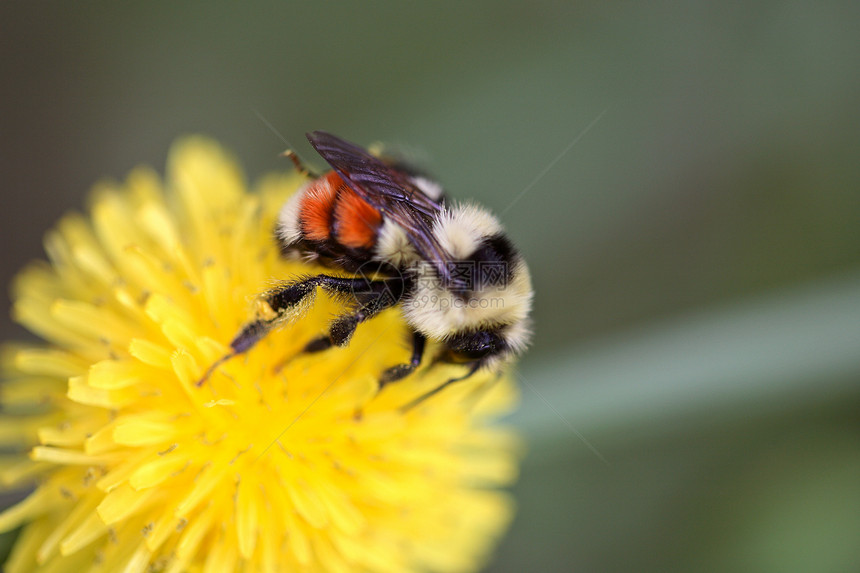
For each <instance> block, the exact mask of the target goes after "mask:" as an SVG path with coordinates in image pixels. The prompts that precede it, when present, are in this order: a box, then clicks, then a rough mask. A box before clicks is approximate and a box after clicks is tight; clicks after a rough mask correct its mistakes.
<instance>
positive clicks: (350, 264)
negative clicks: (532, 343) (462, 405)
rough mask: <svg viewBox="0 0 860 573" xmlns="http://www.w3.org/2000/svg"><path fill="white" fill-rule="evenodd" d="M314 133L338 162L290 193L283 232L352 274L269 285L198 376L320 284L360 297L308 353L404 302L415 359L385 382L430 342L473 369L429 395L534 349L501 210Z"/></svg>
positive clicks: (295, 249) (526, 291)
mask: <svg viewBox="0 0 860 573" xmlns="http://www.w3.org/2000/svg"><path fill="white" fill-rule="evenodd" d="M307 137H308V140H309V141H310V143H311V145H312V146H313V148H314V149H315V150H316V151H317V152H318V153H319V154H320V156H321V157H322V158H323V159H324V160H325V161H326V162H327V163H328V165H329V166H330V167H331V171H329V172H327V173H325V174H323V175H321V176H318V177H316V176H314V177H313V178H312V180H311V181H310V182H309V183H307V184H306V185H305V186H304V187H302V188H301V189H300V190H299V191H298V192H297V193H296V194H294V195H293V196H292V197H291V198H290V199H289V200H288V201H287V202H286V204H285V205H284V206H283V207H282V209H281V211H280V213H279V215H278V221H277V225H276V229H275V235H276V238H277V241H278V242H279V245H280V248H281V252H282V253H283V254H284V255H285V256H288V257H301V258H304V259H308V260H313V261H316V262H318V263H320V264H322V265H323V266H326V267H329V268H332V269H339V270H342V271H346V272H347V273H350V274H351V275H352V276H351V277H346V278H345V277H341V276H332V275H327V274H320V275H316V276H312V277H308V278H301V279H296V280H288V281H286V282H283V283H281V284H279V285H278V286H277V287H275V288H273V289H271V290H269V291H268V292H266V293H264V294H263V295H262V300H263V302H264V303H265V304H266V305H267V307H268V308H270V309H271V311H272V313H271V315H270V316H266V317H260V318H257V319H256V320H253V321H251V322H249V323H248V324H246V325H245V326H244V328H242V330H241V331H240V332H239V333H238V334H237V335H236V337H235V338H234V339H233V340H232V342H231V343H230V347H231V351H230V353H229V354H227V355H226V356H224V357H223V358H222V359H220V360H219V361H217V362H216V363H215V364H213V365H212V366H211V367H210V368H209V370H208V371H207V373H206V375H204V377H203V378H202V379H201V380H200V382H199V383H198V384H202V383H203V381H205V380H206V378H207V377H208V376H209V375H210V374H211V372H212V371H213V370H214V369H215V368H216V367H217V366H218V365H220V364H221V363H223V362H224V361H226V360H228V359H230V358H231V357H233V356H237V355H239V354H242V353H245V352H247V351H248V350H250V349H251V348H252V347H253V346H254V345H255V344H256V343H257V342H258V341H259V340H261V339H262V338H263V337H264V336H266V334H267V333H268V332H269V331H270V330H271V329H272V328H273V327H275V326H276V325H278V324H280V323H281V322H283V319H284V317H288V316H293V315H294V314H295V313H296V311H298V310H299V309H301V308H305V307H306V305H309V304H312V301H313V298H314V296H315V294H316V291H317V289H318V288H321V289H323V290H324V291H326V292H327V293H329V294H331V295H333V296H337V297H342V298H346V299H347V300H349V301H350V302H351V305H350V309H349V311H348V312H346V313H345V314H343V315H341V316H338V317H336V318H335V319H334V321H333V322H332V323H331V325H330V327H329V332H328V333H327V334H326V335H324V336H322V337H320V338H318V339H315V340H312V341H310V342H309V343H308V344H307V346H306V347H305V351H306V352H319V351H323V350H325V349H327V348H330V347H331V346H346V345H347V344H349V340H350V338H351V337H352V334H353V333H354V332H355V330H356V328H357V327H358V326H359V325H360V324H361V323H362V322H364V321H367V320H371V319H372V318H373V317H375V316H376V315H377V314H379V313H380V312H382V311H383V310H385V309H388V308H391V307H394V306H398V307H399V309H400V312H401V314H402V316H403V318H404V320H405V321H406V323H407V325H408V326H409V328H410V329H411V331H412V356H411V359H410V360H409V362H407V363H404V364H395V365H392V366H391V367H390V368H388V369H386V370H385V371H384V372H382V374H381V376H380V385H384V384H387V383H390V382H394V381H396V380H400V379H401V378H404V377H405V376H408V375H409V374H411V373H412V372H413V371H415V370H416V369H417V368H418V367H419V366H420V365H421V364H422V361H423V360H424V354H425V347H426V342H427V340H428V339H429V340H433V341H438V342H440V343H441V345H440V347H441V350H440V351H439V353H438V354H437V355H436V356H435V357H434V358H433V361H434V362H446V363H455V364H462V365H463V366H464V367H465V368H466V369H465V371H464V373H463V374H462V375H461V376H459V377H456V378H452V379H450V380H448V381H447V382H445V383H444V384H442V385H441V386H439V387H437V388H436V389H434V390H433V391H432V392H430V393H428V394H426V395H425V396H423V397H421V399H424V398H427V397H429V396H430V395H432V394H435V393H436V392H438V391H440V390H442V389H443V388H444V387H446V386H448V385H449V384H452V383H454V382H457V381H460V380H465V379H467V378H469V377H470V376H472V375H473V374H474V373H475V372H477V371H478V370H479V369H481V368H487V369H498V368H499V367H500V366H501V365H503V364H504V363H505V362H507V361H509V360H511V359H512V358H513V357H515V356H517V355H519V354H520V353H522V352H523V351H524V350H525V348H526V346H527V344H528V342H529V339H530V336H531V330H530V327H529V325H530V322H529V313H530V310H531V304H532V297H533V291H532V286H531V278H530V275H529V271H528V267H527V266H526V263H525V261H524V260H523V258H522V256H521V255H520V253H519V252H518V251H517V249H516V247H515V246H514V244H513V243H512V242H511V241H510V239H508V237H507V235H506V234H505V232H504V229H503V228H502V226H501V224H500V223H499V221H498V219H496V218H495V217H494V216H493V215H491V214H490V213H489V212H488V211H487V210H486V209H484V208H483V207H480V206H478V205H475V204H451V203H449V201H448V198H447V196H446V193H445V192H444V189H443V188H442V186H441V185H440V184H439V183H437V182H436V181H434V180H433V179H431V178H430V177H428V176H426V175H424V174H423V173H421V172H419V171H418V170H415V169H413V168H412V167H410V166H408V165H406V164H404V163H402V162H400V161H397V160H393V159H388V158H384V157H378V156H376V155H374V154H372V153H370V152H369V151H367V150H366V149H363V148H361V147H359V146H357V145H355V144H353V143H350V142H348V141H344V140H343V139H340V138H338V137H336V136H334V135H331V134H329V133H326V132H323V131H315V132H312V133H309V134H308V135H307ZM288 154H289V152H288ZM289 155H290V156H291V158H292V159H293V161H294V163H295V164H296V167H297V168H298V169H300V170H301V171H303V172H305V173H306V174H309V172H308V171H307V170H306V169H305V168H304V167H303V166H302V164H301V162H300V161H298V159H297V158H296V156H295V155H293V154H289Z"/></svg>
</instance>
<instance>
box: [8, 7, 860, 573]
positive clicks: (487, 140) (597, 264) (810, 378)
mask: <svg viewBox="0 0 860 573" xmlns="http://www.w3.org/2000/svg"><path fill="white" fill-rule="evenodd" d="M858 23H860V4H858V3H857V2H847V1H846V2H775V1H773V2H768V1H765V2H751V3H746V4H744V3H716V2H702V1H700V2H679V1H672V0H665V1H658V2H651V3H631V2H594V1H583V2H544V1H533V2H529V3H524V2H522V3H521V2H510V1H501V2H472V3H460V2H436V3H423V4H411V3H373V4H370V3H349V4H345V3H343V4H338V3H322V2H320V3H301V4H299V3H277V4H276V3H263V2H246V3H243V4H241V5H240V4H238V3H236V4H228V3H203V2H201V3H191V2H180V3H166V2H165V3H160V4H157V5H156V4H146V5H144V4H142V3H141V4H139V5H136V6H132V5H125V4H123V5H119V4H113V3H92V2H90V3H82V4H74V5H73V4H66V3H59V2H41V3H26V2H5V3H3V4H2V7H0V71H1V72H2V76H1V77H2V87H0V94H2V100H0V106H2V109H0V133H2V139H0V141H2V143H0V145H2V150H0V165H2V171H0V175H2V187H0V188H1V189H2V197H3V208H2V209H0V242H2V245H3V257H2V274H0V279H2V283H4V284H8V283H9V281H10V280H11V277H12V276H13V274H14V272H15V271H16V269H18V268H20V267H21V266H22V265H23V264H25V263H26V261H28V260H30V259H33V258H37V257H40V256H41V253H42V250H41V236H42V234H43V233H44V231H45V230H47V229H48V228H49V226H51V225H52V224H53V223H54V222H55V221H56V219H57V218H58V217H59V216H60V215H61V214H62V213H64V212H65V211H67V210H68V209H72V208H80V207H81V205H83V203H84V198H85V195H86V192H87V190H88V189H89V188H90V187H91V185H92V184H93V183H94V182H96V181H97V180H98V179H100V178H102V177H104V176H109V177H115V178H121V177H123V176H124V175H125V174H126V173H127V171H128V170H129V169H130V168H131V167H133V166H135V165H137V164H139V163H142V162H143V163H149V164H151V165H154V166H156V167H158V168H159V169H162V168H163V165H164V160H165V156H166V152H167V150H168V147H169V145H170V143H171V141H173V140H174V139H175V138H176V137H177V136H178V135H181V134H186V133H206V134H210V135H213V136H215V137H217V138H218V139H219V140H221V141H222V142H223V143H224V144H225V145H226V146H228V147H230V148H231V149H232V150H233V151H234V152H235V153H236V155H237V156H238V157H239V158H240V160H241V161H242V163H243V164H244V165H245V167H246V170H247V173H248V174H249V177H251V178H254V177H256V176H258V175H260V174H262V173H264V172H267V171H270V170H273V169H285V168H287V167H288V165H287V164H286V163H285V162H284V160H282V159H279V158H278V157H277V154H278V153H279V152H280V151H283V149H284V148H285V147H286V145H285V144H284V142H283V141H282V140H281V138H280V137H279V136H278V135H277V134H276V133H274V131H277V132H278V133H279V134H281V135H282V136H283V137H284V138H286V139H287V140H288V141H290V142H291V143H292V144H293V145H294V146H295V147H296V149H297V150H298V151H299V153H300V154H302V155H303V156H304V157H305V158H306V159H307V160H309V161H310V162H315V161H316V162H317V164H319V162H318V161H317V160H316V158H315V157H314V154H313V153H312V151H311V149H310V147H309V145H308V144H307V143H306V141H305V140H304V137H303V133H304V132H306V131H309V130H314V129H325V130H328V131H332V132H334V133H337V134H339V135H341V136H343V137H346V138H348V139H351V140H353V141H356V142H360V143H369V142H372V141H379V140H381V141H386V142H391V143H394V144H401V145H404V146H407V147H409V148H412V149H414V150H415V152H416V154H417V155H418V157H419V158H422V159H421V162H422V163H424V164H425V165H426V166H427V167H428V168H429V169H430V170H431V171H432V172H433V173H435V174H436V175H437V176H438V177H439V178H440V179H441V180H442V181H443V182H444V183H445V184H446V185H447V186H448V187H449V189H450V191H451V193H452V195H454V196H455V197H461V198H467V197H470V198H474V199H476V200H478V201H480V202H482V203H484V204H486V205H487V206H489V207H490V208H492V209H493V210H494V211H495V212H497V213H499V214H502V215H503V219H504V221H505V223H506V225H507V228H508V230H509V232H510V234H511V236H512V237H513V238H514V239H515V241H517V242H518V244H519V245H520V246H521V247H522V249H523V251H524V252H525V254H526V256H527V258H528V260H529V261H530V264H531V268H532V272H533V276H534V282H535V288H536V291H537V299H536V308H535V319H536V329H537V336H536V338H535V344H534V347H533V349H532V350H531V351H530V352H529V354H528V355H527V356H526V358H525V359H524V360H523V361H522V364H521V380H522V394H523V406H522V408H521V410H520V412H518V413H517V414H516V415H515V416H514V417H513V420H514V422H515V423H517V424H518V425H520V426H521V427H522V428H523V430H524V432H525V433H526V435H527V438H528V441H529V454H528V457H527V458H526V460H525V463H524V465H523V470H522V476H521V479H520V481H519V483H518V485H517V486H516V487H515V488H514V493H515V495H516V497H517V499H518V504H519V513H518V516H517V519H516V522H515V523H514V526H513V528H512V531H511V532H510V534H509V535H508V536H507V537H506V538H505V540H504V542H503V544H502V545H501V547H500V549H499V551H498V552H497V555H496V558H495V560H494V561H493V563H492V564H491V565H490V566H489V568H488V571H492V572H498V573H501V572H518V571H523V570H534V571H601V572H603V571H608V572H613V571H619V572H621V571H623V572H627V571H768V572H769V571H775V572H789V571H798V572H807V571H816V572H830V571H833V572H844V571H858V570H860V416H858V406H860V224H858V223H860V105H858V104H860V34H858V31H857V30H858V28H857V26H858ZM261 118H262V119H261ZM267 123H268V124H270V125H271V126H273V127H274V129H270V127H269V126H268V125H267ZM6 314H7V313H4V316H3V318H2V323H0V326H2V330H1V331H0V334H2V337H3V338H4V339H5V338H10V337H12V338H22V337H26V336H27V334H26V333H25V332H24V331H23V329H20V328H19V327H17V326H14V325H13V324H12V323H11V321H10V319H9V318H8V316H6Z"/></svg>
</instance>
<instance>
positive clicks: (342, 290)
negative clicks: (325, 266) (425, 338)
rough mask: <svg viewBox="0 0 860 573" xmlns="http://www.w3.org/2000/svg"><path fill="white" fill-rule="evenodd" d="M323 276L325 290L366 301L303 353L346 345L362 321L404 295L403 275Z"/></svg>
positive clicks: (343, 317) (341, 317) (278, 366)
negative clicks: (377, 276) (372, 276)
mask: <svg viewBox="0 0 860 573" xmlns="http://www.w3.org/2000/svg"><path fill="white" fill-rule="evenodd" d="M320 277H324V278H322V279H321V282H320V286H322V287H323V288H324V289H326V290H328V291H329V292H331V293H333V294H341V295H343V294H347V293H348V294H350V295H352V296H353V297H354V298H355V299H356V300H358V301H363V304H360V305H359V307H358V308H357V309H356V310H355V311H354V312H351V313H348V314H344V315H341V316H339V317H337V318H336V319H335V320H334V321H333V322H332V323H331V325H330V326H329V332H328V333H327V334H324V335H322V336H319V337H317V338H314V339H313V340H311V341H310V342H308V343H307V344H306V345H305V347H304V348H303V349H302V350H301V351H300V352H299V353H298V354H299V355H301V354H312V353H315V352H322V351H324V350H328V349H329V348H331V347H332V346H346V345H347V344H349V340H350V339H351V338H352V335H353V333H354V332H355V329H356V328H357V327H358V325H359V324H360V323H362V322H364V321H366V320H369V319H371V318H373V317H374V316H376V315H377V314H379V313H380V312H382V311H383V310H385V309H387V308H390V307H392V306H394V305H395V304H397V303H398V302H399V301H400V297H401V295H402V294H403V280H402V279H400V278H399V277H398V278H394V277H391V278H385V279H380V280H369V279H341V278H339V277H329V276H327V275H320ZM315 278H319V277H315ZM292 358H295V356H293V357H290V358H287V359H286V360H284V361H283V362H281V363H279V364H278V365H276V366H275V368H274V370H275V371H276V372H277V371H279V370H281V368H283V367H284V365H285V364H287V363H288V362H289V361H290V360H292Z"/></svg>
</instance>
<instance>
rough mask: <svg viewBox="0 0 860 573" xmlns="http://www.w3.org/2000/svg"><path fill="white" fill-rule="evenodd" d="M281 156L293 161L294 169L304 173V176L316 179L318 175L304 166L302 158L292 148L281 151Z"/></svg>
mask: <svg viewBox="0 0 860 573" xmlns="http://www.w3.org/2000/svg"><path fill="white" fill-rule="evenodd" d="M281 157H287V158H289V160H290V161H292V162H293V165H295V166H296V171H298V172H299V173H301V174H302V175H304V176H305V177H310V178H311V179H318V178H319V175H317V174H316V173H314V172H313V171H311V170H310V169H308V168H307V167H305V164H304V163H302V160H301V159H300V158H299V156H298V155H297V154H296V152H295V151H293V150H292V149H287V150H286V151H284V152H283V153H281Z"/></svg>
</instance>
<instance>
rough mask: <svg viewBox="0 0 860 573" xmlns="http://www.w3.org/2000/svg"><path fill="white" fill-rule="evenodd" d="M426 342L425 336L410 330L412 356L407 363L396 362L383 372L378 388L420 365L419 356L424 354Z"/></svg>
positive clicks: (402, 376)
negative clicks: (396, 363)
mask: <svg viewBox="0 0 860 573" xmlns="http://www.w3.org/2000/svg"><path fill="white" fill-rule="evenodd" d="M426 342H427V338H426V337H425V336H424V335H423V334H421V333H420V332H415V331H413V332H412V358H411V359H410V360H409V362H408V363H407V364H398V365H396V366H392V367H391V368H389V369H387V370H386V371H385V372H383V373H382V376H381V377H380V378H379V389H380V390H381V389H382V387H383V386H385V385H386V384H388V383H389V382H396V381H397V380H400V379H402V378H406V377H407V376H409V375H410V374H412V373H413V372H414V371H415V369H416V368H418V366H420V365H421V358H422V357H423V356H424V346H425V344H426Z"/></svg>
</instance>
